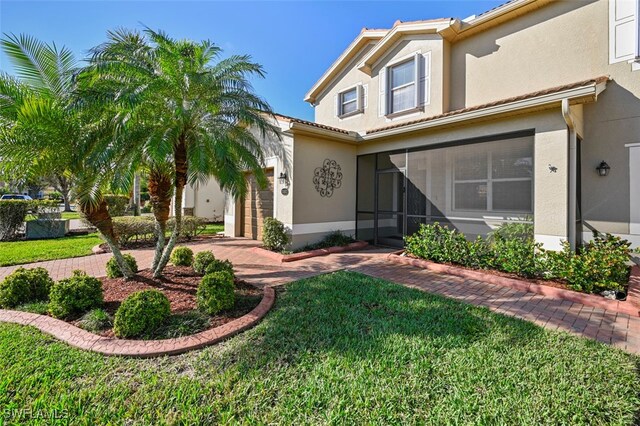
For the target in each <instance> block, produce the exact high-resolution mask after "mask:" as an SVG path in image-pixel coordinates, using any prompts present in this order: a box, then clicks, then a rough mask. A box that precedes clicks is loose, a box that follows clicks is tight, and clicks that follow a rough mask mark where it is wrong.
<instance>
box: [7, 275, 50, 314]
mask: <svg viewBox="0 0 640 426" xmlns="http://www.w3.org/2000/svg"><path fill="white" fill-rule="evenodd" d="M52 285H53V280H52V279H51V277H49V272H47V270H46V269H44V268H33V269H25V268H18V269H16V270H15V271H13V272H12V273H11V275H9V276H7V277H6V278H5V279H4V280H3V281H2V282H0V307H3V308H13V307H15V306H18V305H22V304H24V303H30V302H37V301H41V300H47V299H48V298H49V291H50V290H51V286H52Z"/></svg>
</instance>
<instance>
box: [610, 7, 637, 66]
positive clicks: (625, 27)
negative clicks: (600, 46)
mask: <svg viewBox="0 0 640 426" xmlns="http://www.w3.org/2000/svg"><path fill="white" fill-rule="evenodd" d="M639 7H640V1H639V0H609V63H610V64H614V63H616V62H623V61H634V60H637V59H638V58H639V57H640V43H639V37H640V31H638V30H639V26H640V22H639V21H640V20H639V19H638V15H639V12H638V11H639Z"/></svg>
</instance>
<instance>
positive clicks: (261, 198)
mask: <svg viewBox="0 0 640 426" xmlns="http://www.w3.org/2000/svg"><path fill="white" fill-rule="evenodd" d="M265 175H266V176H267V181H268V183H269V184H268V186H267V187H266V188H264V189H262V190H261V189H260V186H259V185H258V182H256V179H255V177H254V176H253V174H248V175H247V182H248V191H247V196H246V197H245V199H244V201H243V203H242V214H243V218H242V232H241V234H242V236H244V237H247V238H253V239H254V240H259V239H262V226H263V224H264V218H265V217H273V169H269V170H265Z"/></svg>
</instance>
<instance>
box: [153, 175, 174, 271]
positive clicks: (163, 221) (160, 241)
mask: <svg viewBox="0 0 640 426" xmlns="http://www.w3.org/2000/svg"><path fill="white" fill-rule="evenodd" d="M148 184H149V196H150V198H151V205H152V206H153V216H154V218H155V220H156V227H155V234H156V251H155V254H154V256H153V265H152V266H151V268H152V269H153V270H154V271H155V270H156V268H157V267H158V264H159V263H160V258H161V257H162V252H163V251H164V243H165V234H166V232H167V221H168V220H169V210H170V206H171V192H172V191H171V189H172V188H171V177H170V176H169V175H167V174H166V173H163V172H162V171H160V170H156V169H152V170H151V171H150V172H149V183H148Z"/></svg>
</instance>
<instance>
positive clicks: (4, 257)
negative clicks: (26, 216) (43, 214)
mask: <svg viewBox="0 0 640 426" xmlns="http://www.w3.org/2000/svg"><path fill="white" fill-rule="evenodd" d="M101 242H102V240H101V239H100V237H98V234H89V235H77V236H72V237H63V238H56V239H53V240H29V241H10V242H1V243H0V266H10V265H20V264H23V263H31V262H39V261H41V260H53V259H66V258H69V257H79V256H86V255H88V254H91V248H92V247H93V246H95V245H96V244H100V243H101Z"/></svg>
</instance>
